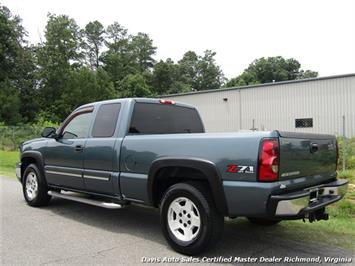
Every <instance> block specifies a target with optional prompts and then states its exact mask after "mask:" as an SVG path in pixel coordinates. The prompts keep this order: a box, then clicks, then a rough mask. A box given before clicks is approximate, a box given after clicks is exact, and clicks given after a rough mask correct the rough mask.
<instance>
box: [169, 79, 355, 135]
mask: <svg viewBox="0 0 355 266" xmlns="http://www.w3.org/2000/svg"><path fill="white" fill-rule="evenodd" d="M169 98H170V99H174V100H176V101H181V102H186V103H189V104H192V105H194V106H196V107H197V108H198V110H199V111H200V114H201V116H202V119H203V121H204V123H205V127H206V130H207V131H208V132H222V131H238V130H240V129H242V130H245V129H251V128H252V127H253V120H254V128H257V129H258V130H271V129H279V130H287V131H299V132H316V133H329V134H336V135H341V134H342V125H343V123H342V116H343V115H345V118H346V134H347V136H355V74H352V75H344V76H334V77H328V78H319V79H313V80H310V81H299V82H284V83H279V84H276V83H275V84H269V85H262V86H255V87H245V88H241V89H230V90H220V91H210V92H203V93H192V94H185V95H174V96H169ZM225 99H227V100H225ZM296 118H313V127H312V128H296V127H295V119H296Z"/></svg>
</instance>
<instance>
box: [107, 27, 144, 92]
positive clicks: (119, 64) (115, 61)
mask: <svg viewBox="0 0 355 266" xmlns="http://www.w3.org/2000/svg"><path fill="white" fill-rule="evenodd" d="M106 32H107V40H106V42H105V43H106V46H107V48H108V50H107V51H106V52H104V53H103V55H102V61H103V64H104V65H103V67H104V69H105V70H106V72H107V73H108V74H109V75H110V77H111V79H112V81H113V82H114V85H115V88H116V90H118V89H119V88H118V86H119V82H120V81H121V80H122V79H123V78H124V77H126V76H127V75H129V74H135V73H137V69H138V65H137V63H136V60H135V56H134V54H133V51H132V49H131V46H130V42H131V38H132V37H131V36H129V35H128V33H127V29H125V28H124V27H122V26H121V25H120V24H119V23H117V22H115V23H113V24H112V25H109V26H108V27H107V30H106Z"/></svg>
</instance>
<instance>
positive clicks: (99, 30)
mask: <svg viewBox="0 0 355 266" xmlns="http://www.w3.org/2000/svg"><path fill="white" fill-rule="evenodd" d="M104 34H105V29H104V26H103V25H102V24H101V23H100V22H99V21H97V20H95V21H93V22H89V23H88V24H87V25H86V26H85V29H84V30H83V35H84V43H83V47H84V50H85V56H86V60H87V62H88V65H89V66H90V67H91V68H92V69H97V68H98V67H99V65H100V54H101V48H102V46H103V44H104V41H105V36H104Z"/></svg>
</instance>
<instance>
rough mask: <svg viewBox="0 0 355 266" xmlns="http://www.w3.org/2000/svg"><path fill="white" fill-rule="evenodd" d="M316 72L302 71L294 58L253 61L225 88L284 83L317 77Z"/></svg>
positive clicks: (277, 57) (271, 58) (270, 58)
mask: <svg viewBox="0 0 355 266" xmlns="http://www.w3.org/2000/svg"><path fill="white" fill-rule="evenodd" d="M317 76H318V72H315V71H311V70H306V71H304V70H302V69H301V64H300V63H299V62H298V61H297V60H296V59H294V58H289V59H285V58H283V57H281V56H276V57H268V58H264V57H262V58H259V59H256V60H254V61H253V62H252V63H251V64H250V65H249V66H248V68H247V69H245V70H244V72H243V73H242V74H241V75H239V76H237V77H235V78H232V79H231V80H230V81H229V82H227V83H226V85H225V86H226V87H234V86H245V85H251V84H261V83H269V82H277V81H286V80H294V79H303V78H313V77H317Z"/></svg>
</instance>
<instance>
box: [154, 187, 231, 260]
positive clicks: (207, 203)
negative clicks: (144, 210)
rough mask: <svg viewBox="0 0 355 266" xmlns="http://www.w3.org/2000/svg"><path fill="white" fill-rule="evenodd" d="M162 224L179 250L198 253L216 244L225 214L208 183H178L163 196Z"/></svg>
mask: <svg viewBox="0 0 355 266" xmlns="http://www.w3.org/2000/svg"><path fill="white" fill-rule="evenodd" d="M160 214H161V225H162V230H163V234H164V237H165V238H166V240H167V242H168V243H169V245H170V246H171V247H172V248H173V249H174V250H175V251H177V252H179V253H182V254H186V255H195V254H198V253H200V252H202V251H204V250H206V249H208V248H210V247H212V245H214V244H216V242H217V240H218V238H219V237H220V236H221V235H222V232H223V225H224V218H223V215H221V214H220V213H219V212H218V211H217V209H216V207H215V204H214V202H213V199H212V196H211V194H210V192H209V190H208V188H207V187H206V186H204V185H203V184H200V183H198V182H191V183H178V184H175V185H173V186H171V187H170V188H169V189H168V190H167V192H166V193H165V195H164V196H163V199H162V202H161V206H160Z"/></svg>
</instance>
